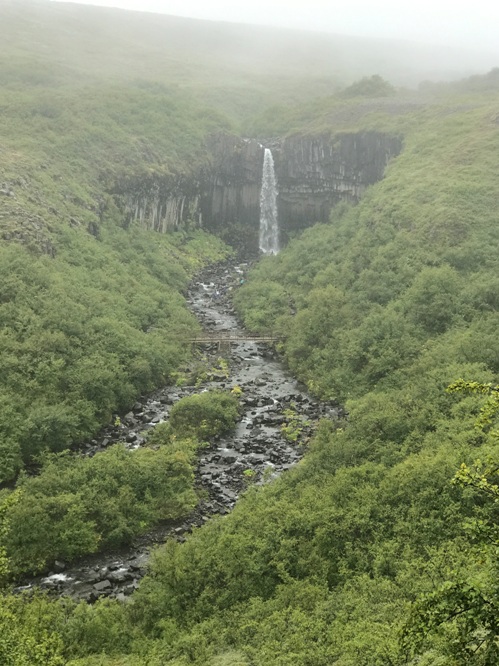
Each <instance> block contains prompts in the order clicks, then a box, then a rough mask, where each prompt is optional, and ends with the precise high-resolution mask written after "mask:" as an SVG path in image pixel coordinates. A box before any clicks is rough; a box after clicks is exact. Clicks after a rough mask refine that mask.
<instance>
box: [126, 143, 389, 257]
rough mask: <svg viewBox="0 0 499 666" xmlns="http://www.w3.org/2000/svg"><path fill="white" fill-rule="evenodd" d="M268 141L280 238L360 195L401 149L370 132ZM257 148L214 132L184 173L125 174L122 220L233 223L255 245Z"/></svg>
mask: <svg viewBox="0 0 499 666" xmlns="http://www.w3.org/2000/svg"><path fill="white" fill-rule="evenodd" d="M264 143H267V142H264ZM268 143H269V145H270V147H271V148H272V150H273V153H274V157H275V165H276V174H277V179H278V186H279V196H278V208H279V219H280V224H281V229H282V232H283V235H284V237H286V236H288V235H289V234H290V233H291V232H292V231H294V230H296V229H301V228H304V227H308V226H310V225H311V224H313V223H315V222H317V221H326V220H327V219H328V216H329V213H330V212H331V209H332V208H333V206H334V205H335V204H337V203H338V202H340V201H349V202H351V201H358V200H359V199H360V197H361V196H362V194H363V192H364V191H365V189H366V188H367V187H368V186H369V185H372V184H373V183H375V182H377V181H379V180H381V178H382V177H383V174H384V170H385V167H386V165H387V163H388V161H389V160H390V158H391V157H393V156H396V155H398V154H399V153H400V151H401V149H402V141H401V139H400V138H399V137H397V136H393V135H389V134H385V133H383V132H376V131H363V132H350V133H341V134H330V133H328V134H319V135H309V136H308V135H303V134H297V135H292V136H289V137H286V138H284V139H273V140H271V141H269V142H268ZM263 153H264V148H263V145H262V143H260V142H259V141H258V140H256V139H242V138H240V137H237V136H235V135H232V134H228V133H225V132H219V133H217V134H214V135H212V136H211V137H209V138H208V139H207V141H206V159H205V161H204V162H203V163H200V164H198V165H196V166H193V168H192V170H191V172H190V173H188V172H185V171H182V172H180V171H179V172H178V173H171V172H167V173H151V172H147V173H146V174H141V175H139V176H131V177H130V176H129V177H127V178H126V179H123V180H121V181H119V182H118V183H117V184H116V185H115V187H114V190H113V193H114V195H115V196H116V198H117V201H118V204H119V206H120V208H121V209H122V210H123V212H124V214H125V217H126V220H127V222H132V221H135V222H137V221H138V222H140V224H141V225H142V226H144V227H146V228H147V229H153V230H155V231H160V232H165V231H167V230H169V229H176V228H182V227H185V226H189V225H192V224H195V225H199V226H204V227H205V228H207V229H209V230H211V231H215V232H216V233H220V234H222V235H226V234H227V231H228V229H229V228H230V227H234V226H236V227H237V228H239V230H240V231H241V232H242V235H243V237H244V239H245V241H246V242H247V243H249V245H250V246H251V247H252V248H255V247H256V246H257V242H258V226H259V210H260V187H261V178H262V164H263Z"/></svg>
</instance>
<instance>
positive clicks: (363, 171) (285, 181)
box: [274, 131, 402, 234]
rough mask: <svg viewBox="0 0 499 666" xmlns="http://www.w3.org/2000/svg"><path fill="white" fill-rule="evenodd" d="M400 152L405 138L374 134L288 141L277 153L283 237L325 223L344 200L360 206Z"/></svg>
mask: <svg viewBox="0 0 499 666" xmlns="http://www.w3.org/2000/svg"><path fill="white" fill-rule="evenodd" d="M401 149H402V142H401V140H400V138H398V137H393V136H389V135H387V134H383V133H381V132H372V131H371V132H358V133H342V134H337V135H335V136H329V135H322V136H310V137H309V136H305V137H304V136H292V137H290V138H287V139H286V140H285V141H283V143H282V145H281V146H280V148H279V149H277V150H276V151H275V155H274V160H275V165H276V174H277V179H278V182H279V198H278V209H279V220H280V222H281V229H282V232H283V234H287V233H289V232H292V231H294V230H296V229H303V228H305V227H307V226H310V225H311V224H314V223H315V222H326V221H327V220H328V219H329V214H330V212H331V209H332V208H333V206H335V205H336V204H337V203H339V202H340V201H349V202H357V201H358V200H359V199H360V198H361V196H362V195H363V193H364V192H365V190H366V188H367V187H369V185H373V184H374V183H376V182H378V181H379V180H381V179H382V178H383V174H384V171H385V168H386V165H387V164H388V161H389V160H390V158H391V157H393V156H396V155H398V154H399V153H400V151H401Z"/></svg>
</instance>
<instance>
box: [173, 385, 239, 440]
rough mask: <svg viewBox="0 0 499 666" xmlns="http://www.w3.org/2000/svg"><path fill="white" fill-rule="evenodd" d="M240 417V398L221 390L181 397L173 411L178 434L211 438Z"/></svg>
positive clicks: (222, 432) (225, 430)
mask: <svg viewBox="0 0 499 666" xmlns="http://www.w3.org/2000/svg"><path fill="white" fill-rule="evenodd" d="M238 419H239V400H238V399H237V397H236V396H235V395H233V394H232V393H229V392H222V391H206V392H204V393H199V394H197V395H192V396H188V397H186V398H182V399H181V400H179V401H178V402H177V403H176V404H175V405H174V406H173V408H172V410H171V412H170V421H169V422H170V426H171V428H172V431H173V433H174V434H176V435H177V436H179V437H186V436H190V437H197V438H198V439H201V440H204V439H210V438H212V437H216V436H218V435H224V434H226V433H228V432H230V431H231V430H233V428H234V427H235V425H236V423H237V421H238Z"/></svg>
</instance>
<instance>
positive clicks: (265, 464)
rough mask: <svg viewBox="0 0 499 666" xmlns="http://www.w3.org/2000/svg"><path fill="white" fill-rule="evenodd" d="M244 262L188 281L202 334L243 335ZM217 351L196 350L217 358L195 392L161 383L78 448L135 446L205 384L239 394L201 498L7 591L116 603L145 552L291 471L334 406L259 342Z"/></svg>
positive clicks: (138, 572)
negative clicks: (178, 516)
mask: <svg viewBox="0 0 499 666" xmlns="http://www.w3.org/2000/svg"><path fill="white" fill-rule="evenodd" d="M247 270H248V265H247V264H239V265H234V264H232V263H225V264H217V265H215V266H211V267H209V268H207V269H205V270H204V271H203V272H202V273H201V274H200V275H199V276H198V278H197V279H196V280H194V281H193V283H192V284H191V287H190V289H189V293H188V297H187V300H188V304H189V307H190V309H191V311H192V312H193V313H195V315H196V316H197V318H198V320H199V322H200V323H201V325H202V326H203V329H204V330H205V331H206V332H210V333H215V332H220V333H223V332H231V334H234V335H237V334H239V335H241V336H243V335H244V331H243V329H242V328H241V326H240V324H239V322H238V321H237V318H236V315H235V313H234V310H233V307H232V304H231V295H232V293H233V290H234V289H235V288H237V286H238V284H239V282H240V281H241V279H243V276H244V274H245V272H246V271H247ZM224 347H225V348H222V349H220V350H219V349H218V346H217V345H216V344H215V345H214V344H211V345H210V344H207V345H205V346H204V348H203V349H202V352H203V354H204V355H205V356H206V357H207V360H208V366H210V365H212V366H214V365H216V364H217V362H218V358H219V357H223V358H224V359H225V362H226V365H227V368H228V370H227V371H226V370H225V363H223V364H222V368H221V369H219V370H215V371H213V372H212V373H211V376H210V373H208V377H207V379H206V381H204V382H203V383H202V384H201V385H199V386H182V387H171V386H169V387H165V388H163V389H160V390H158V391H155V392H154V393H153V394H151V395H149V396H147V397H144V398H143V399H142V400H140V401H138V402H137V403H136V404H135V405H134V406H133V409H132V410H131V411H130V412H129V413H128V414H126V415H123V416H122V417H121V419H120V422H119V423H117V424H115V425H114V426H110V427H108V428H105V429H103V430H102V431H101V433H100V434H99V436H98V437H96V438H95V439H94V440H92V441H91V442H88V443H87V444H86V445H84V447H83V451H84V452H85V454H86V455H95V453H97V452H99V451H100V450H102V449H103V448H105V447H106V446H109V445H110V444H113V443H115V442H126V445H127V446H128V447H129V448H132V449H133V448H137V447H138V446H141V445H142V444H143V443H144V441H145V438H144V436H145V434H146V431H147V430H149V429H150V428H153V427H154V426H155V425H156V424H158V423H161V422H163V421H165V420H167V419H168V414H169V411H170V409H171V407H172V405H174V404H175V403H176V402H177V401H178V400H179V399H180V398H183V397H185V396H188V395H192V394H194V393H198V392H201V391H205V390H208V389H212V388H217V389H226V390H230V389H232V388H234V387H236V386H238V387H240V388H241V389H242V395H241V403H242V418H241V420H240V421H239V423H238V425H237V427H236V430H235V431H234V432H233V433H232V434H231V435H230V436H227V437H223V438H220V439H218V440H217V441H215V442H212V444H211V446H210V447H209V448H207V449H203V450H202V451H201V453H200V455H199V458H198V462H197V466H196V471H195V477H196V485H197V487H198V489H199V490H202V491H204V492H202V493H201V496H202V497H203V499H202V500H201V501H200V503H199V505H198V506H197V508H196V509H195V510H194V511H193V512H192V513H191V515H189V516H188V517H186V518H184V519H183V520H179V521H175V522H171V521H170V522H168V523H165V524H163V525H159V526H157V527H156V528H155V529H153V530H151V531H150V532H148V533H147V534H145V535H143V536H142V537H139V538H138V539H136V540H135V542H134V543H133V544H132V545H131V546H130V547H129V548H127V549H125V550H122V551H120V552H118V553H112V554H109V553H107V554H106V553H100V554H97V555H95V556H91V557H88V558H85V559H82V560H80V561H78V562H76V563H72V564H71V565H67V564H66V563H64V562H57V563H56V565H55V567H54V570H53V571H51V572H49V573H48V574H47V575H45V576H39V577H37V578H33V579H31V580H29V581H24V582H23V584H22V585H20V586H19V587H18V588H17V589H18V590H21V589H27V588H33V587H41V588H43V589H47V590H50V591H52V592H53V593H54V594H57V595H62V594H66V595H68V594H69V595H71V596H74V597H76V598H81V599H85V600H88V601H93V600H95V599H97V598H98V597H100V596H109V597H117V598H119V599H122V600H124V599H126V597H127V596H128V595H130V594H132V593H133V591H134V590H135V589H136V588H137V586H138V584H139V581H140V578H141V577H142V576H143V575H144V574H145V572H146V569H147V560H148V558H149V554H150V551H151V549H152V548H153V547H155V546H156V545H158V544H161V543H163V542H164V541H165V540H166V539H171V538H173V539H176V540H179V541H183V540H185V539H186V538H188V534H189V532H190V531H191V530H192V529H193V527H199V526H201V525H203V523H205V522H206V521H208V520H210V518H211V517H212V516H214V515H223V514H226V513H228V512H229V511H230V510H231V509H232V507H233V506H234V503H235V502H236V500H237V498H238V496H239V495H240V493H241V492H242V491H243V490H244V489H245V488H246V487H247V484H248V480H249V479H251V483H257V484H258V483H267V482H269V481H271V480H272V478H275V476H277V475H279V474H281V473H283V472H285V471H286V470H287V469H289V468H290V467H291V466H293V465H295V464H296V463H297V462H298V461H299V460H300V458H301V457H302V455H303V452H304V444H305V442H306V440H307V439H308V437H310V435H311V434H312V431H313V427H314V424H315V423H316V422H317V421H318V419H320V418H334V419H336V418H338V417H340V416H341V415H342V412H341V408H340V407H338V406H334V405H327V404H324V403H319V402H318V401H316V400H315V399H313V398H312V397H311V396H310V395H308V394H307V392H306V391H305V390H304V387H302V386H300V385H299V384H298V383H297V382H296V380H295V379H293V378H292V377H291V376H290V375H289V374H288V373H287V372H286V371H285V369H284V367H283V365H282V363H281V362H280V361H279V359H278V357H277V355H276V353H275V351H274V350H273V349H272V348H271V347H270V346H269V345H266V344H262V343H256V342H252V341H242V342H237V343H231V345H230V348H229V346H228V345H226V346H224ZM288 410H292V411H293V413H294V416H293V419H294V420H295V422H296V423H299V425H300V428H301V433H300V437H299V439H298V440H297V441H296V442H290V441H288V439H286V437H285V436H284V435H283V431H282V425H283V424H284V425H285V424H286V423H287V422H288V420H289V415H288V416H287V415H286V413H288V414H289V412H288Z"/></svg>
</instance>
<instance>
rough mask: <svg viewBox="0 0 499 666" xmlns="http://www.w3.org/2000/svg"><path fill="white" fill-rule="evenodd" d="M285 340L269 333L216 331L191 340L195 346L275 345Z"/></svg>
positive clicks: (280, 336)
mask: <svg viewBox="0 0 499 666" xmlns="http://www.w3.org/2000/svg"><path fill="white" fill-rule="evenodd" d="M281 340H283V337H282V335H277V334H275V333H267V334H264V335H249V334H248V333H234V332H232V331H214V332H213V333H206V332H205V333H200V334H199V335H196V336H194V337H192V338H190V339H189V342H190V343H191V344H193V345H209V344H218V346H219V347H221V346H222V345H231V344H237V343H240V342H256V343H258V342H266V343H267V344H268V343H274V342H280V341H281Z"/></svg>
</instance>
